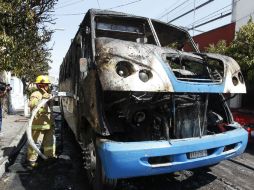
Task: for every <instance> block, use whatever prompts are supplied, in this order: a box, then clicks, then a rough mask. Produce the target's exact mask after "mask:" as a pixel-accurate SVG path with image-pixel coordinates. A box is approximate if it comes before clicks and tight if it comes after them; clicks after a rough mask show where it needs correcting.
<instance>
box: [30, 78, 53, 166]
mask: <svg viewBox="0 0 254 190" xmlns="http://www.w3.org/2000/svg"><path fill="white" fill-rule="evenodd" d="M35 84H36V87H37V89H38V90H37V91H35V92H33V93H32V94H31V96H30V101H29V107H30V109H31V111H32V110H33V109H34V107H36V106H37V105H38V103H39V102H40V101H41V100H42V99H49V98H51V94H50V93H49V90H50V89H49V84H50V81H49V77H48V76H46V75H40V76H38V77H37V78H36V81H35ZM32 137H33V139H34V142H35V144H36V145H38V147H39V148H40V147H42V148H43V152H44V155H45V156H47V157H48V158H55V139H54V122H53V118H52V113H51V110H50V106H49V105H48V104H46V105H45V106H44V107H42V108H40V110H39V111H38V112H37V114H36V116H35V118H34V120H33V122H32ZM37 158H38V154H37V153H36V151H35V150H33V149H32V147H30V146H29V147H28V151H27V160H28V164H29V166H31V167H35V166H36V165H37V163H36V161H37Z"/></svg>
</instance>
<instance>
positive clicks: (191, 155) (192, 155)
mask: <svg viewBox="0 0 254 190" xmlns="http://www.w3.org/2000/svg"><path fill="white" fill-rule="evenodd" d="M204 156H207V150H200V151H195V152H190V153H189V158H190V159H194V158H200V157H204Z"/></svg>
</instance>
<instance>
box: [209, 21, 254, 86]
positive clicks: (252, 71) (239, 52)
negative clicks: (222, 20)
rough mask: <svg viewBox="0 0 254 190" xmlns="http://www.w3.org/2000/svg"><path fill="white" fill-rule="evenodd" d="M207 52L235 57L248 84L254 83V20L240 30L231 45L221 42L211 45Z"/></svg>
mask: <svg viewBox="0 0 254 190" xmlns="http://www.w3.org/2000/svg"><path fill="white" fill-rule="evenodd" d="M207 51H208V52H212V53H220V54H225V55H228V56H230V57H233V58H234V59H235V60H236V61H237V62H238V64H239V65H240V67H241V70H242V73H243V76H244V78H245V80H246V82H247V83H249V84H251V83H253V82H254V23H253V21H252V19H250V20H249V22H248V23H247V24H246V25H244V26H242V27H241V28H240V30H239V31H238V32H237V33H236V37H235V39H234V40H233V42H231V43H230V44H229V45H227V44H226V42H225V41H219V42H218V43H217V44H216V45H214V44H211V45H209V47H208V48H207Z"/></svg>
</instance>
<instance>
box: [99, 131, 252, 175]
mask: <svg viewBox="0 0 254 190" xmlns="http://www.w3.org/2000/svg"><path fill="white" fill-rule="evenodd" d="M247 141H248V134H247V132H246V131H245V130H244V129H243V128H236V129H234V130H232V131H228V132H225V133H221V134H216V135H207V136H203V137H202V138H199V137H195V138H186V139H177V140H171V141H170V142H169V141H165V140H162V141H141V142H116V141H110V140H106V139H100V140H98V141H97V147H98V151H99V154H100V158H101V161H102V165H103V168H104V171H105V174H106V176H107V177H108V178H129V177H138V176H149V175H157V174H165V173H171V172H175V171H180V170H185V169H191V168H198V167H202V166H207V165H212V164H215V163H218V162H220V161H222V160H225V159H229V158H231V157H235V156H237V155H239V154H241V153H243V151H244V150H245V148H246V145H247ZM200 150H207V156H203V157H198V158H190V156H189V153H190V152H196V151H200ZM161 156H162V157H163V156H164V157H165V156H166V157H167V158H170V161H168V162H166V163H151V162H150V161H149V160H151V159H153V158H154V157H155V158H158V157H161Z"/></svg>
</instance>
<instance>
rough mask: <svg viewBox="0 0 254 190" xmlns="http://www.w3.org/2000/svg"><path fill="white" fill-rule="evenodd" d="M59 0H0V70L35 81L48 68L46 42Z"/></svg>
mask: <svg viewBox="0 0 254 190" xmlns="http://www.w3.org/2000/svg"><path fill="white" fill-rule="evenodd" d="M56 2H57V0H43V1H41V0H12V1H9V0H0V18H1V19H0V63H1V64H0V70H7V71H12V72H13V73H14V74H15V75H17V76H18V77H21V78H25V79H26V81H33V80H34V78H35V77H36V75H39V74H46V73H47V72H48V69H49V62H50V49H49V48H48V47H47V45H46V44H47V42H49V41H50V39H51V35H52V33H53V31H52V30H50V29H49V28H48V27H47V25H49V24H54V20H53V19H52V17H51V14H50V12H52V9H53V7H54V5H55V4H56Z"/></svg>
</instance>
